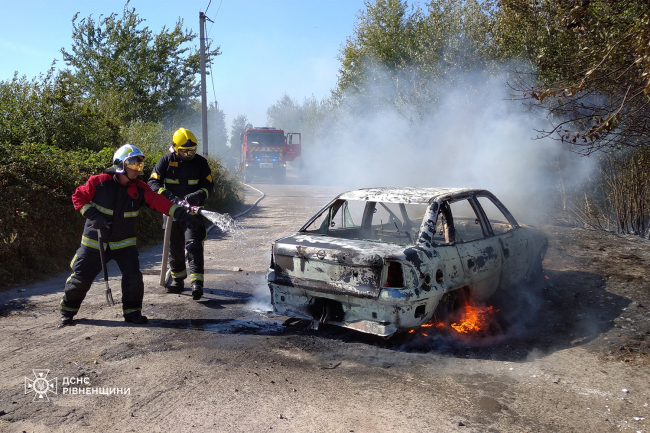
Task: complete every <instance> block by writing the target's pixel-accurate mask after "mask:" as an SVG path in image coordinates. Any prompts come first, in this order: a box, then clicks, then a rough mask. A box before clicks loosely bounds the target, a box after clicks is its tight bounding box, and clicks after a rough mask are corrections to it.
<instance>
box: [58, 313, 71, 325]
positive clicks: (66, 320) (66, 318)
mask: <svg viewBox="0 0 650 433" xmlns="http://www.w3.org/2000/svg"><path fill="white" fill-rule="evenodd" d="M73 317H74V316H72V315H70V314H66V313H61V319H60V322H61V323H60V324H59V326H72V325H74V322H73V321H72V318H73Z"/></svg>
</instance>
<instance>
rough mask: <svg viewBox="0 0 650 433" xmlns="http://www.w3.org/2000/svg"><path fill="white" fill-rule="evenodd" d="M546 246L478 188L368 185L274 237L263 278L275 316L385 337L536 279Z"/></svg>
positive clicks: (540, 235) (543, 238) (542, 238)
mask: <svg viewBox="0 0 650 433" xmlns="http://www.w3.org/2000/svg"><path fill="white" fill-rule="evenodd" d="M547 246H548V242H547V239H546V236H545V235H544V233H542V232H541V231H540V230H537V229H535V228H533V227H528V226H524V225H520V224H518V223H517V221H516V220H515V219H514V217H513V216H512V215H511V214H510V212H509V211H508V210H507V209H506V207H505V206H504V205H503V204H502V203H501V202H500V201H499V200H498V199H497V198H496V197H495V196H494V195H492V194H491V193H490V192H488V191H486V190H482V189H469V188H368V189H361V190H357V191H350V192H346V193H343V194H341V195H339V196H338V197H336V198H335V199H334V200H332V201H331V202H330V203H329V204H328V205H327V206H325V207H324V208H323V209H321V210H320V211H319V212H318V213H317V214H316V215H315V216H314V217H312V218H311V219H310V220H309V221H308V222H307V223H306V224H305V225H304V226H303V227H302V228H301V229H300V230H299V231H298V232H297V233H294V234H292V235H290V236H287V237H284V238H281V239H278V240H277V241H275V242H274V243H273V246H272V255H271V265H270V268H269V270H268V272H267V280H268V284H269V288H270V291H271V300H272V304H273V309H274V312H275V313H276V314H279V315H282V316H288V317H292V318H298V319H307V320H312V321H313V327H314V328H317V327H318V325H319V324H320V323H329V324H333V325H338V326H343V327H346V328H351V329H356V330H359V331H362V332H366V333H370V334H375V335H380V336H385V337H387V336H390V335H392V334H394V333H396V332H398V331H405V330H410V329H413V328H417V327H419V326H421V325H424V324H427V323H428V322H429V321H430V320H432V319H438V320H439V319H443V318H444V316H445V315H446V314H448V313H449V311H451V310H452V309H453V308H454V306H455V305H457V304H458V298H459V296H460V295H461V294H462V295H463V296H469V297H471V299H473V300H476V301H484V300H487V299H488V298H489V297H490V296H492V295H493V294H494V293H495V291H496V290H497V289H499V288H501V289H512V288H514V287H516V286H518V285H520V284H521V283H523V282H524V281H526V280H533V279H535V278H537V277H539V276H540V275H541V274H542V260H543V259H544V254H545V253H546V249H547Z"/></svg>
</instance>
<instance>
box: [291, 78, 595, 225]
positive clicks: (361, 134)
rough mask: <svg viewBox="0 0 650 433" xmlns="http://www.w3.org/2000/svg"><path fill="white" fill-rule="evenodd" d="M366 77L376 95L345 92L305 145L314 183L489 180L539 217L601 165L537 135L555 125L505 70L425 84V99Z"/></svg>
mask: <svg viewBox="0 0 650 433" xmlns="http://www.w3.org/2000/svg"><path fill="white" fill-rule="evenodd" d="M505 70H506V69H504V71H505ZM369 76H372V78H373V85H372V86H370V87H369V89H370V92H371V95H370V96H368V95H367V94H365V95H363V96H361V97H358V96H350V95H346V97H344V98H343V101H344V102H343V104H341V105H340V106H339V107H338V108H336V109H335V110H333V111H331V112H330V113H329V114H328V117H327V118H326V119H324V120H323V121H322V122H321V124H322V125H325V126H324V127H322V128H321V130H320V133H319V134H317V137H316V140H315V142H314V143H307V146H305V151H304V154H305V155H304V159H305V167H306V169H307V170H308V171H309V173H310V175H311V176H310V177H311V179H312V181H313V182H315V183H319V184H330V185H340V186H341V188H342V191H343V190H349V189H357V188H364V187H380V186H413V187H474V188H484V189H487V190H489V191H491V192H493V193H494V194H495V195H496V196H497V197H498V198H499V199H500V200H501V201H502V202H503V203H504V204H505V205H506V207H508V208H509V209H510V210H511V212H512V213H513V215H514V216H515V218H517V219H518V220H520V221H521V222H531V223H536V222H539V217H540V216H541V215H546V214H548V211H549V209H550V208H551V207H552V205H555V204H556V202H557V201H558V200H559V194H560V193H561V191H563V190H565V191H566V190H567V189H571V188H573V187H575V186H577V185H580V184H581V183H583V182H584V181H585V179H587V177H588V175H589V173H590V172H591V171H592V170H593V168H594V164H593V162H594V161H593V158H592V159H591V160H590V159H589V158H585V157H579V156H578V155H575V154H572V153H571V152H569V151H568V150H567V149H566V148H565V147H563V145H562V144H560V143H558V142H557V141H555V140H552V139H548V138H546V139H535V138H536V136H537V135H538V134H537V133H536V132H535V131H536V130H543V129H548V127H549V123H548V120H547V119H546V118H545V117H544V115H543V113H535V112H534V111H531V110H528V109H526V107H525V106H524V105H523V104H522V102H521V101H516V100H513V99H512V96H511V93H510V92H509V88H508V87H507V82H508V74H507V73H505V72H504V73H501V74H499V75H496V76H495V75H488V74H485V73H482V72H473V73H468V74H465V75H463V76H456V77H454V79H453V80H441V81H437V82H434V83H432V84H431V85H430V86H429V87H428V88H426V89H424V93H427V94H428V95H435V98H430V99H434V100H437V102H435V103H432V102H431V103H423V102H421V100H422V99H423V98H420V100H418V95H417V94H418V92H417V91H416V90H414V89H411V90H410V93H409V94H410V95H415V96H414V97H412V98H411V99H410V100H404V98H403V97H402V96H401V95H398V94H393V95H391V91H393V90H394V88H395V85H394V82H390V80H389V79H388V74H387V73H386V72H382V71H375V72H373V73H372V74H369ZM405 81H407V80H405ZM400 98H401V99H400ZM382 100H383V101H385V102H379V103H377V104H374V106H368V104H367V101H382ZM395 101H398V103H395ZM423 113H424V114H423Z"/></svg>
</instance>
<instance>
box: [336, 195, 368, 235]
mask: <svg viewBox="0 0 650 433" xmlns="http://www.w3.org/2000/svg"><path fill="white" fill-rule="evenodd" d="M331 209H332V216H331V218H330V221H331V222H330V229H329V231H333V230H345V229H358V228H359V227H361V222H362V221H363V213H364V211H365V209H366V202H365V201H360V200H346V201H344V202H343V203H342V204H341V206H339V207H338V208H334V207H332V208H331Z"/></svg>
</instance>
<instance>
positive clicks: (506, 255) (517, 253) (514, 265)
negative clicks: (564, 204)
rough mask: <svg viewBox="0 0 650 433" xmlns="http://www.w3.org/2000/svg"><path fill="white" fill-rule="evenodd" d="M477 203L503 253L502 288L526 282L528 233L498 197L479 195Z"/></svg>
mask: <svg viewBox="0 0 650 433" xmlns="http://www.w3.org/2000/svg"><path fill="white" fill-rule="evenodd" d="M475 198H476V201H477V203H478V206H479V208H480V210H481V211H482V213H483V215H484V217H485V219H486V222H487V224H488V226H489V231H490V232H491V234H492V235H493V237H494V238H495V239H496V240H497V241H498V242H499V247H500V249H501V251H502V253H503V271H502V274H501V286H503V287H511V286H514V285H516V284H520V283H522V282H523V281H524V277H525V276H526V273H527V272H528V268H529V265H530V263H529V262H530V260H529V258H530V252H529V244H528V238H527V235H526V231H525V230H524V229H523V228H521V227H519V225H518V224H517V221H516V220H515V219H514V217H513V216H512V214H510V212H509V211H508V209H506V207H505V206H504V205H503V204H502V203H501V202H500V201H499V200H498V199H496V197H493V196H489V195H477V196H476V197H475Z"/></svg>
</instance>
